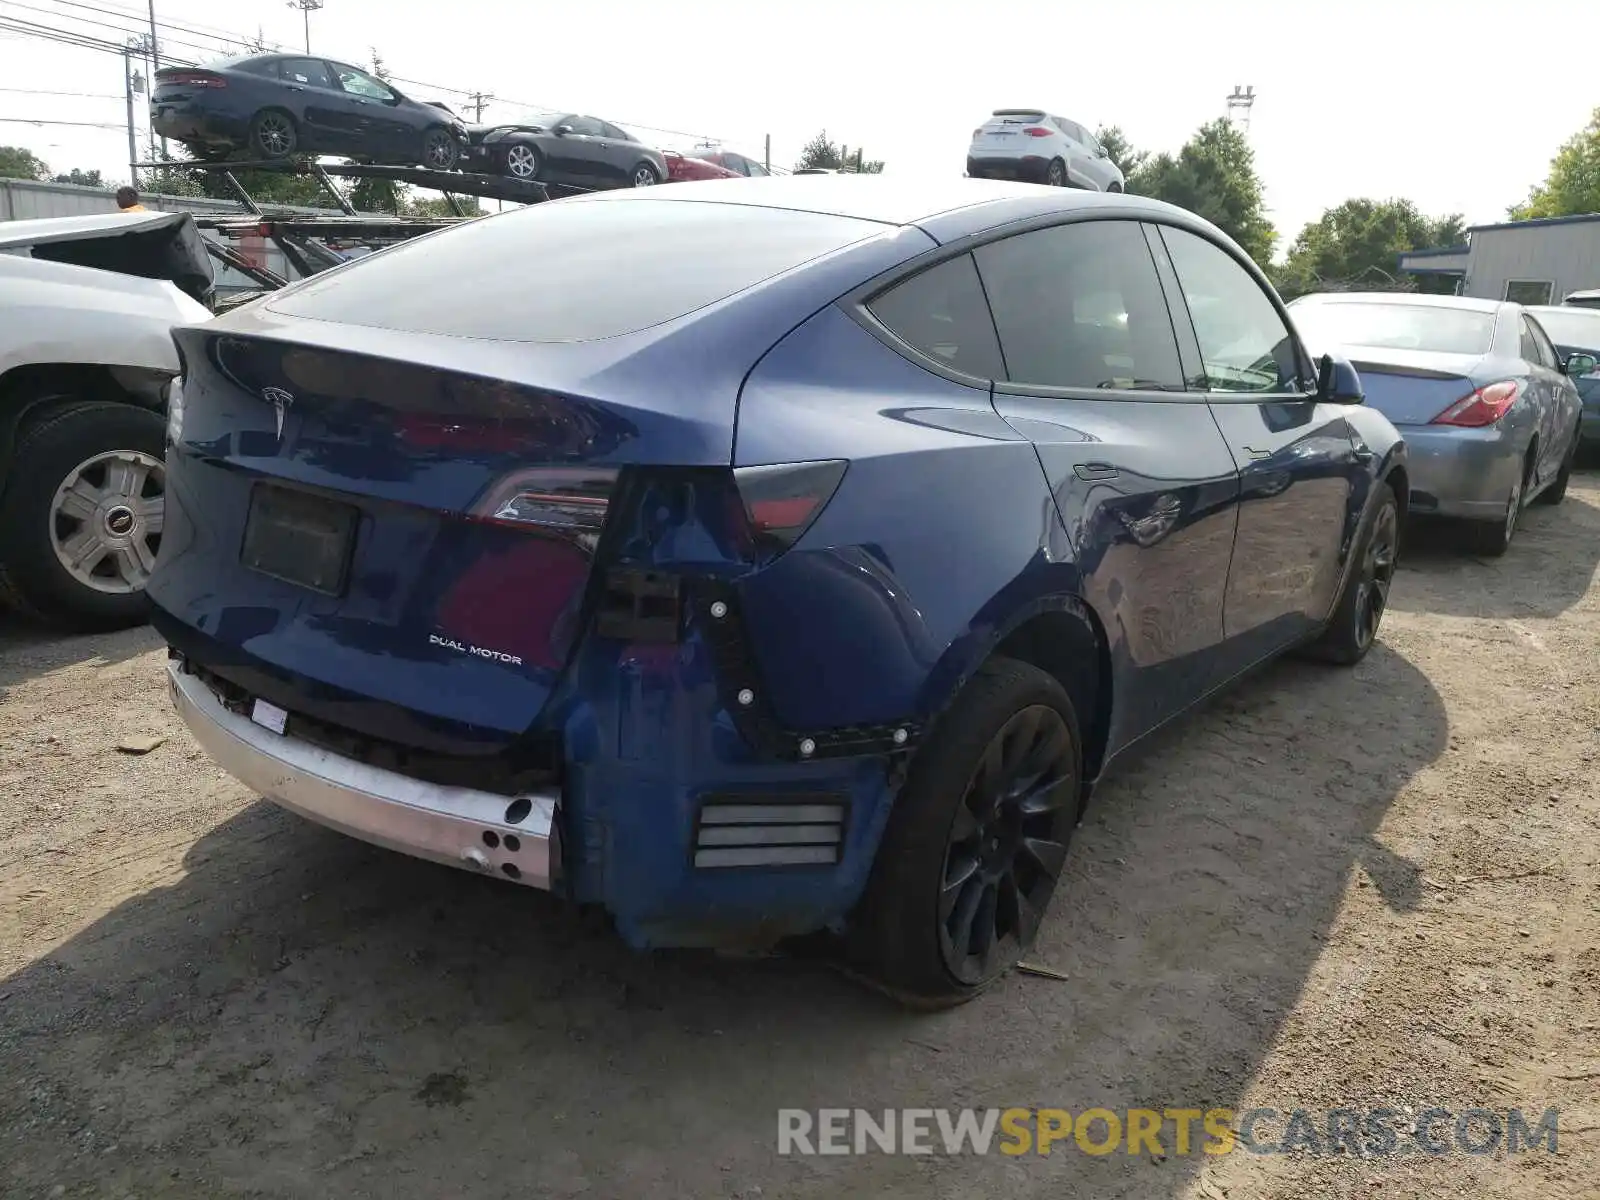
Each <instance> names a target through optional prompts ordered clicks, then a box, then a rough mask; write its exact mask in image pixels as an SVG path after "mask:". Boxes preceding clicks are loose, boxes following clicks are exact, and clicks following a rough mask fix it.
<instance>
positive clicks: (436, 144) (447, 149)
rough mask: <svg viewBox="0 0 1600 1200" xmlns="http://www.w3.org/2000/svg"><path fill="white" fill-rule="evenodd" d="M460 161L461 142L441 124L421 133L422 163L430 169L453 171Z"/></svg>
mask: <svg viewBox="0 0 1600 1200" xmlns="http://www.w3.org/2000/svg"><path fill="white" fill-rule="evenodd" d="M460 161H461V144H460V143H459V142H457V141H456V139H455V135H454V134H452V133H451V132H450V131H449V130H448V129H446V128H445V127H444V126H443V125H435V126H433V128H431V129H429V130H428V131H427V132H426V133H424V134H423V135H422V156H421V162H422V165H423V166H424V167H426V168H428V170H430V171H454V170H455V169H456V164H457V163H458V162H460Z"/></svg>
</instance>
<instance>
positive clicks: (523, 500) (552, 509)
mask: <svg viewBox="0 0 1600 1200" xmlns="http://www.w3.org/2000/svg"><path fill="white" fill-rule="evenodd" d="M616 482H617V472H616V469H615V468H612V467H536V468H533V469H530V470H526V471H518V472H516V473H515V474H512V475H508V476H506V477H505V478H504V479H502V480H500V481H499V482H498V483H496V484H495V485H494V487H492V488H490V489H489V491H488V492H486V493H484V495H483V497H482V499H480V500H479V501H478V503H477V504H475V505H474V506H473V508H472V513H471V515H472V516H473V517H476V518H477V519H478V520H480V521H487V522H489V523H491V524H494V525H509V526H512V527H514V528H517V529H526V530H528V531H529V532H531V533H546V534H554V535H557V536H560V537H564V538H566V539H568V540H570V541H574V542H577V543H578V544H579V545H581V546H582V547H583V548H584V549H585V550H588V551H589V552H590V553H593V552H594V548H595V546H596V545H598V544H599V541H600V531H601V530H602V529H604V528H605V523H606V511H607V510H608V509H609V508H610V506H611V493H612V490H613V489H614V488H615V486H616Z"/></svg>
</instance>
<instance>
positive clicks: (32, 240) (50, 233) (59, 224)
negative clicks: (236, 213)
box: [0, 212, 189, 250]
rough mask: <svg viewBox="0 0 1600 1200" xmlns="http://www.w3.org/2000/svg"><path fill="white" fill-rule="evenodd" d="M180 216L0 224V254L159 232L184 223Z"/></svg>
mask: <svg viewBox="0 0 1600 1200" xmlns="http://www.w3.org/2000/svg"><path fill="white" fill-rule="evenodd" d="M188 217H189V214H188V213H182V212H142V213H126V212H103V213H83V214H81V215H79V216H76V217H37V218H34V219H32V220H26V221H0V250H15V249H20V248H22V247H24V246H43V245H46V244H47V243H50V242H75V241H84V240H88V239H91V238H100V237H105V236H107V235H113V234H123V233H134V232H136V231H138V230H145V229H159V228H161V227H162V226H166V225H177V224H180V223H181V222H183V221H185V220H187V219H188Z"/></svg>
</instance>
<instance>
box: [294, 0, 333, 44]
mask: <svg viewBox="0 0 1600 1200" xmlns="http://www.w3.org/2000/svg"><path fill="white" fill-rule="evenodd" d="M325 3H326V0H289V7H290V8H298V9H299V10H300V16H301V18H302V19H303V20H304V21H305V25H306V53H307V54H310V53H311V14H312V13H314V12H321V11H322V8H323V5H324V4H325Z"/></svg>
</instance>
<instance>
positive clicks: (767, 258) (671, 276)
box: [266, 193, 886, 342]
mask: <svg viewBox="0 0 1600 1200" xmlns="http://www.w3.org/2000/svg"><path fill="white" fill-rule="evenodd" d="M885 228H886V227H885V226H884V225H883V224H881V223H879V222H876V221H863V220H858V219H855V218H852V217H840V216H834V215H832V214H824V213H812V212H797V211H794V210H790V209H781V208H760V207H756V206H753V205H742V204H695V203H686V202H679V201H672V200H651V199H643V198H636V197H634V196H633V195H632V194H631V193H630V194H629V195H627V197H626V198H625V199H610V200H583V199H579V200H570V201H567V200H564V201H562V202H561V203H559V204H538V205H531V206H529V207H527V208H524V209H519V210H517V211H515V212H508V213H505V214H503V215H499V216H492V217H483V218H480V219H479V220H476V221H471V222H468V223H466V224H462V225H458V226H456V227H455V228H453V229H450V230H447V231H445V232H443V233H440V234H433V235H430V236H428V237H423V238H417V239H415V240H413V241H409V242H404V243H402V244H400V245H398V246H394V247H392V248H390V249H388V250H385V251H384V252H383V253H382V254H376V255H373V256H372V258H370V259H368V260H367V261H364V262H361V263H358V264H356V265H354V266H352V267H350V268H348V269H341V270H338V271H333V272H329V273H328V274H327V275H315V276H312V277H311V278H310V279H308V280H306V281H305V282H304V283H302V284H299V285H297V286H296V287H295V288H293V289H292V290H290V291H287V292H284V293H282V294H281V295H280V296H279V297H278V298H276V299H268V300H267V301H266V303H267V305H268V306H269V307H270V308H271V309H273V310H274V311H276V312H282V313H287V314H289V315H291V316H299V317H310V318H312V319H314V320H321V321H337V322H341V323H344V324H349V325H359V326H366V327H370V328H376V329H394V330H401V331H405V332H412V333H424V334H443V335H446V336H450V337H462V338H480V339H485V340H491V341H514V342H582V341H590V340H593V339H596V338H608V337H620V336H621V335H623V334H627V333H634V332H636V331H638V330H641V329H647V328H649V327H650V326H652V325H658V324H660V323H662V322H664V321H671V320H675V319H676V318H678V317H682V316H684V315H686V314H688V313H691V312H694V311H695V310H696V309H700V308H703V307H705V306H706V305H708V304H714V303H716V302H717V301H719V300H724V299H726V298H727V297H729V296H732V295H734V294H735V293H737V292H741V291H744V290H745V289H746V288H749V287H753V286H754V285H756V284H758V283H761V282H763V281H764V280H767V279H770V278H771V277H773V276H774V275H778V274H781V273H783V272H785V271H788V270H791V269H793V268H795V267H798V266H800V265H801V264H803V263H806V262H808V261H810V260H811V259H814V258H817V257H820V256H822V255H825V254H829V253H831V252H833V251H835V250H840V249H842V248H844V247H845V246H848V245H851V244H852V243H855V242H859V241H863V240H865V239H867V238H871V237H876V236H878V235H879V234H882V233H883V232H885ZM530 263H537V264H538V270H537V271H532V270H530V268H529V264H530ZM619 272H621V274H619ZM624 277H625V278H626V286H622V285H621V284H620V282H619V281H620V280H622V279H623V278H624Z"/></svg>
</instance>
